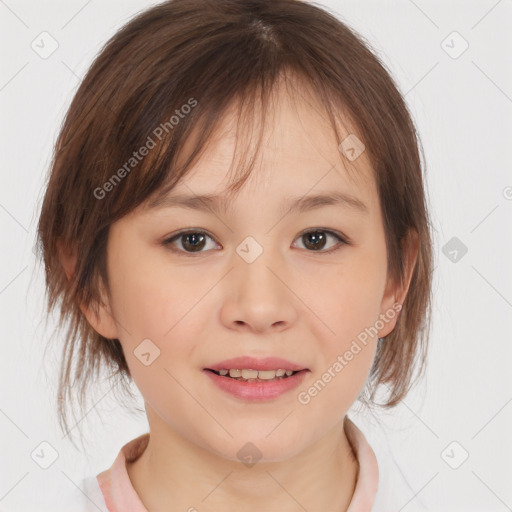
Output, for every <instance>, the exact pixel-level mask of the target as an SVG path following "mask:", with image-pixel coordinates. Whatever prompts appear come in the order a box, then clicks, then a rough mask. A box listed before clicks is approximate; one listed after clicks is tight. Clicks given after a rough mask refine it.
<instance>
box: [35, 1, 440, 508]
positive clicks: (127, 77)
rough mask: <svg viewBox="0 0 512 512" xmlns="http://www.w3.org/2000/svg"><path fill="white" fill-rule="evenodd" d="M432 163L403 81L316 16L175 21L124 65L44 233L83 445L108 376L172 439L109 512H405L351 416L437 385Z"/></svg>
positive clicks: (109, 502) (85, 93) (162, 13)
mask: <svg viewBox="0 0 512 512" xmlns="http://www.w3.org/2000/svg"><path fill="white" fill-rule="evenodd" d="M253 142H254V143H253ZM418 146H419V141H418V140H417V136H416V131H415V128H414V124H413V122H412V120H411V117H410V114H409V113H408V110H407V108H406V105H405V103H404V100H403V98H402V97H401V95H400V93H399V92H398V90H397V88H396V86H395V84H394V82H393V80H392V78H391V77H390V75H389V73H388V72H387V71H386V69H385V68H384V67H383V65H382V63H380V62H379V60H378V59H377V58H376V56H375V55H374V54H373V53H372V52H371V51H370V49H369V48H368V47H367V45H366V44H365V43H364V42H363V40H362V38H361V37H360V36H358V35H357V34H355V33H354V31H352V30H351V29H350V28H348V27H347V26H346V25H344V24H343V23H341V22H340V21H339V20H337V19H336V18H335V17H333V16H332V15H330V14H329V13H327V12H326V11H324V10H322V9H320V8H318V7H316V6H314V5H311V4H308V3H306V2H301V1H294V0H272V1H266V0H249V1H247V0H244V1H241V0H215V1H206V0H170V1H167V2H164V3H162V4H160V5H157V6H155V7H152V8H150V9H148V10H146V11H145V12H143V13H141V14H139V15H138V16H137V17H135V18H134V19H133V20H131V21H130V22H129V23H128V24H127V25H125V26H124V27H123V28H122V29H121V30H120V31H119V32H118V33H117V34H116V35H115V36H114V37H113V38H112V39H111V40H110V41H109V42H108V43H107V45H106V46H105V47H104V48H103V50H102V51H101V53H100V55H99V56H98V57H97V58H96V60H95V62H94V63H93V65H92V67H91V68H90V70H89V72H88V73H87V75H86V77H85V78H84V80H83V82H82V84H81V86H80V88H79V89H78V91H77V93H76V95H75V97H74V100H73V102H72V104H71V106H70V108H69V111H68V112H67V115H66V118H65V121H64V124H63V127H62V130H61V133H60V135H59V138H58V141H57V144H56V149H55V154H54V159H53V162H52V167H51V174H50V177H49V181H48V185H47V190H46V194H45V198H44V202H43V206H42V211H41V215H40V220H39V237H40V242H41V248H42V257H43V258H44V262H45V268H46V282H47V290H48V301H49V308H53V307H57V305H58V307H59V309H60V313H61V318H62V320H63V321H64V320H68V326H69V331H68V335H67V337H66V344H65V346H64V352H63V357H64V360H63V361H64V363H63V366H62V370H61V375H60V381H59V397H60V401H59V418H60V420H61V426H62V428H63V430H65V431H68V422H67V408H68V404H70V403H73V400H74V398H75V397H77V398H78V403H79V404H80V406H81V407H82V409H83V404H84V402H85V397H86V396H87V389H88V386H89V385H90V382H91V380H92V379H93V378H95V376H97V374H98V373H97V372H98V371H99V369H100V368H102V367H103V365H105V366H106V367H107V368H109V369H111V370H112V369H113V371H111V375H112V376H116V377H117V378H118V381H117V384H118V385H119V386H120V387H121V388H122V389H125V390H129V385H130V382H134V383H135V384H136V386H137V388H138V389H139V390H140V392H141V394H142V396H143V398H144V403H145V411H146V414H147V419H148V422H149V432H148V433H146V434H144V435H142V436H140V437H138V438H136V439H133V440H131V441H130V442H128V443H127V444H125V445H124V446H122V447H121V448H120V451H119V453H118V456H117V458H116V459H115V460H114V461H113V463H112V465H111V467H109V468H106V469H105V470H104V471H102V472H101V473H99V474H98V475H95V476H94V477H91V478H88V479H86V481H85V482H84V486H85V487H84V489H83V490H84V495H86V496H87V500H85V499H84V502H86V503H87V504H88V506H89V507H90V510H97V509H98V508H99V509H100V510H108V511H110V512H126V511H133V512H161V511H164V510H165V511H166V512H174V511H196V510H198V511H214V510H215V511H217V510H222V511H227V512H230V511H235V510H244V511H249V512H252V511H256V510H258V511H259V510H262V509H264V510H275V511H277V510H279V511H299V510H308V511H311V512H313V511H333V512H334V511H336V512H341V511H347V510H348V511H350V512H355V511H361V512H363V511H365V512H366V511H370V510H374V511H375V510H381V511H383V510H390V507H391V506H392V504H391V503H390V502H388V501H386V499H384V498H383V496H384V494H383V493H384V491H383V490H382V485H379V471H378V463H377V459H376V456H375V454H374V452H373V450H372V449H371V447H370V446H369V444H368V443H367V441H366V439H365V437H364V435H363V434H362V432H361V431H360V430H359V429H358V428H357V427H356V425H355V424H354V423H353V422H352V421H351V420H350V419H349V417H348V416H347V411H348V409H349V408H350V406H351V405H352V404H353V403H354V402H355V401H356V400H359V401H360V402H362V403H364V404H366V405H367V406H372V405H373V404H375V403H376V402H375V395H376V392H377V390H378V389H380V388H381V387H382V386H385V388H386V390H388V391H389V395H388V396H387V399H386V401H385V403H384V404H378V405H383V406H385V407H388V408H389V407H393V406H395V405H396V404H398V403H399V402H400V401H401V400H402V399H403V398H404V396H405V395H406V394H407V392H408V391H409V389H410V388H411V386H412V384H413V382H415V380H416V379H417V377H418V376H419V375H420V373H421V370H422V369H423V366H424V365H423V362H424V359H425V355H426V347H427V340H428V335H427V332H428V327H429V312H430V294H431V272H432V252H431V251H432V248H431V238H430V223H429V217H428V212H427V207H426V202H425V195H424V188H423V178H422V167H421V163H420V158H419V151H418ZM240 148H242V149H243V151H242V153H241V156H240V155H239V152H238V151H237V150H238V149H240ZM238 156H240V158H238ZM415 369H419V371H418V372H415V371H414V370H415ZM415 373H416V374H415ZM76 386H78V387H76ZM75 392H76V395H75ZM379 463H380V461H379ZM377 489H379V494H377ZM372 507H373V508H372ZM84 509H87V507H85V506H84Z"/></svg>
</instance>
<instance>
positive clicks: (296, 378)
mask: <svg viewBox="0 0 512 512" xmlns="http://www.w3.org/2000/svg"><path fill="white" fill-rule="evenodd" d="M203 371H204V372H205V373H206V374H207V375H208V376H209V377H210V379H212V381H213V383H214V384H215V385H216V386H218V387H219V388H220V389H222V390H223V391H226V392H227V393H229V394H231V395H233V396H234V397H236V398H240V399H242V400H253V401H263V400H271V399H273V398H277V397H278V396H281V395H282V394H283V393H286V392H287V391H290V390H291V389H293V388H296V387H297V386H298V385H299V384H300V383H301V382H302V381H303V380H304V377H305V376H306V373H307V372H308V370H301V371H300V372H297V373H294V374H293V375H291V376H290V377H286V378H284V379H277V380H273V381H268V382H245V381H243V380H236V379H231V378H230V377H223V376H222V375H217V374H216V373H214V372H212V371H209V370H203Z"/></svg>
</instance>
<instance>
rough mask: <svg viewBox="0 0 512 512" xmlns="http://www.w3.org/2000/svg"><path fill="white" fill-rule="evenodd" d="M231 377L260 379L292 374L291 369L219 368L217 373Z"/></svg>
mask: <svg viewBox="0 0 512 512" xmlns="http://www.w3.org/2000/svg"><path fill="white" fill-rule="evenodd" d="M228 374H229V376H230V377H233V378H235V379H236V378H242V379H245V380H249V379H261V380H272V379H274V378H276V377H284V376H285V375H286V376H287V377H289V376H290V375H292V374H293V371H292V370H283V369H278V370H260V371H258V370H252V369H244V370H238V369H231V370H227V369H223V370H219V375H222V376H226V375H228Z"/></svg>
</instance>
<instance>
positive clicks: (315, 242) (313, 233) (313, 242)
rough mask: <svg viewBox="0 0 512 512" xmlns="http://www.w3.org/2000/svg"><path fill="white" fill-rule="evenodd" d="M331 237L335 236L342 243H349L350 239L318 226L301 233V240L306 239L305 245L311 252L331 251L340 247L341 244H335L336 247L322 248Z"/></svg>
mask: <svg viewBox="0 0 512 512" xmlns="http://www.w3.org/2000/svg"><path fill="white" fill-rule="evenodd" d="M329 237H332V238H334V239H335V240H337V241H338V243H339V244H340V245H348V241H347V240H346V239H345V238H344V237H342V236H341V235H339V234H337V233H335V232H334V231H330V230H326V229H322V228H316V229H310V230H308V231H304V232H303V233H302V234H301V235H299V237H298V239H299V240H304V246H305V247H306V249H308V250H309V252H312V251H313V252H322V253H331V252H334V251H337V250H338V249H340V245H338V246H334V248H331V249H328V250H325V251H324V250H322V249H323V248H324V247H325V245H326V243H327V239H328V238H329Z"/></svg>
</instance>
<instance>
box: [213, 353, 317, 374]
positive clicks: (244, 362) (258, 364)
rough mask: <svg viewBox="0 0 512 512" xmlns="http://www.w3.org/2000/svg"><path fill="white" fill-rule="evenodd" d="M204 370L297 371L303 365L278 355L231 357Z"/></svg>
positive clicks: (303, 368) (302, 368) (301, 368)
mask: <svg viewBox="0 0 512 512" xmlns="http://www.w3.org/2000/svg"><path fill="white" fill-rule="evenodd" d="M205 369H206V370H208V369H209V370H215V371H219V370H235V369H236V370H258V371H259V370H279V369H282V370H292V371H295V372H298V371H300V370H305V369H307V368H305V367H304V366H302V365H300V364H296V363H292V362H291V361H287V360H286V359H282V358H280V357H265V358H262V359H257V358H255V357H249V356H245V357H235V358H233V359H225V360H224V361H220V362H219V363H215V364H214V365H211V366H208V367H206V368H205ZM209 373H211V372H209Z"/></svg>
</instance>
